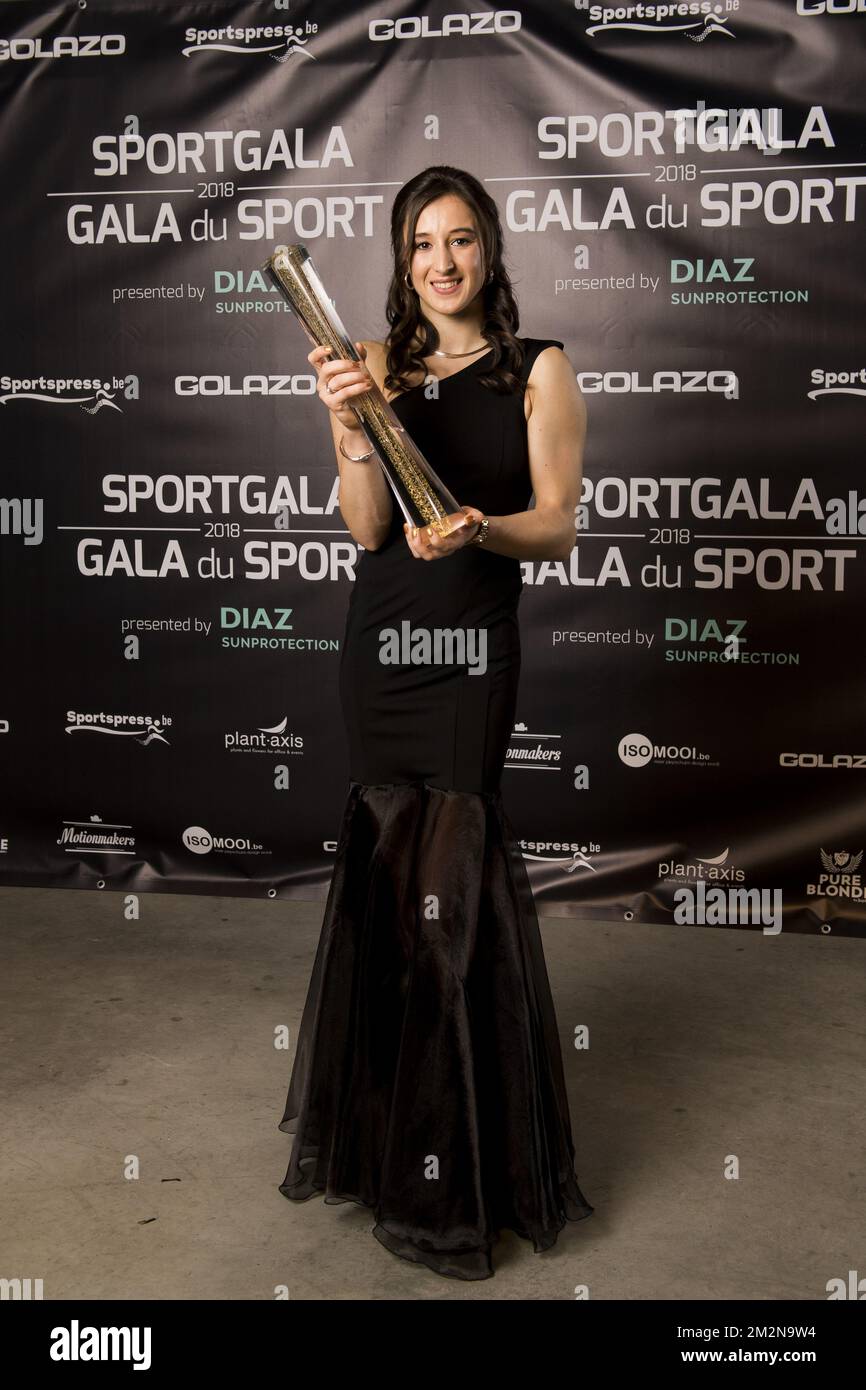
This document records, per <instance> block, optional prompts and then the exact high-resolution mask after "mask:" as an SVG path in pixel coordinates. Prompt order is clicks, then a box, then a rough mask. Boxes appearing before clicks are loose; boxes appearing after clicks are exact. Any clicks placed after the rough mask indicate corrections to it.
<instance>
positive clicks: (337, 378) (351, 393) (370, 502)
mask: <svg viewBox="0 0 866 1390" xmlns="http://www.w3.org/2000/svg"><path fill="white" fill-rule="evenodd" d="M360 346H361V349H362V352H363V354H364V361H363V362H361V363H352V364H351V366H349V367H346V366H344V367H342V368H339V367H338V366H337V363H336V362H335V361H334V359H332V358H328V357H324V358H323V357H322V356H321V355H320V356H319V358H318V361H319V363H320V364H321V379H322V382H323V383H324V384H330V385H331V386H332V387H333V389H334V392H335V398H334V399H333V400H332V402H331V403H330V405H329V398H328V397H327V396H325V395H322V392H321V391H320V396H321V397H322V399H323V401H324V403H325V404H326V405H329V410H328V414H329V416H330V420H331V433H332V437H333V441H334V457H335V458H336V461H337V468H338V470H339V474H340V491H339V503H340V514H341V516H342V518H343V520H344V521H345V523H346V525H347V527H348V528H349V532H350V534H351V536H352V539H353V540H355V541H357V542H358V544H359V545H362V546H363V547H364V549H365V550H378V548H379V546H380V545H381V544H382V542H383V541H384V539H385V537H386V535H387V534H388V529H389V527H390V525H391V516H392V513H393V502H392V498H391V490H390V488H389V487H388V484H387V482H386V481H385V475H384V474H383V472H382V467H381V465H380V463H379V460H378V458H377V456H376V454H375V453H373V454H371V455H370V457H369V458H368V459H365V460H364V461H363V462H361V463H353V462H352V461H351V460H349V459H347V458H345V457H344V456H343V454H342V453H341V452H340V448H339V444H340V440H341V439H342V440H343V448H344V449H345V450H346V453H347V454H366V453H367V452H368V451H369V449H370V443H369V440H368V439H367V436H366V435H365V434H364V432H363V430H361V429H360V427H359V426H358V423H357V420H356V419H354V417H353V423H352V424H351V425H348V424H344V423H342V422H341V421H340V419H339V418H338V416H337V414H336V413H335V412H336V410H341V412H342V413H344V414H345V412H346V409H347V407H348V406H349V405H350V404H351V402H352V401H354V400H356V399H357V398H358V397H359V396H363V394H364V388H363V383H364V382H365V380H366V381H367V382H369V378H370V377H372V378H373V380H374V381H375V382H376V384H377V385H378V386H379V388H380V389H382V383H383V378H384V371H385V349H384V346H383V344H381V343H377V342H362V343H361V345H360ZM310 357H311V358H315V357H316V350H315V349H314V350H313V352H312V353H311V354H310ZM344 390H345V394H343V392H344Z"/></svg>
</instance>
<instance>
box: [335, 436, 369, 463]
mask: <svg viewBox="0 0 866 1390" xmlns="http://www.w3.org/2000/svg"><path fill="white" fill-rule="evenodd" d="M339 448H340V453H341V454H342V455H343V458H344V459H351V461H352V463H363V462H364V459H368V458H372V456H373V454H374V453H375V452H376V451H375V449H371V450H370V452H369V454H347V453H346V450H345V449H344V448H343V436H342V435H340V445H339Z"/></svg>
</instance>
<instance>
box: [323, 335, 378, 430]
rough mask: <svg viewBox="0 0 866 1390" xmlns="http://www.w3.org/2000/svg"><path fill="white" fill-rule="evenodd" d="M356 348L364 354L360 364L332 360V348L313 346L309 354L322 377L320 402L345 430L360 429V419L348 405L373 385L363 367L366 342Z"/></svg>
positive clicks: (339, 359)
mask: <svg viewBox="0 0 866 1390" xmlns="http://www.w3.org/2000/svg"><path fill="white" fill-rule="evenodd" d="M355 347H356V348H357V349H358V352H359V353H360V354H361V359H362V360H361V362H360V363H359V362H353V361H351V360H350V359H349V358H348V357H335V358H332V357H331V355H330V354H331V349H330V348H329V347H314V348H313V350H312V352H308V353H307V361H308V362H310V363H311V364H312V365H313V366H314V367H315V368H316V371H317V372H318V374H319V384H318V387H317V388H316V389H317V392H318V396H319V400H320V401H322V402H323V404H324V405H326V406H327V407H328V409H329V410H330V411H331V413H332V414H333V415H334V416H335V417H336V418H337V420H339V422H340V424H341V425H342V426H343V429H345V430H353V429H354V430H356V429H358V417H357V415H356V414H355V412H354V410H352V408H351V406H350V405H349V404H348V402H349V401H351V400H354V398H355V397H356V396H360V395H363V393H364V392H365V391H369V390H370V387H371V386H372V385H373V384H374V382H373V378H372V376H371V375H370V371H369V368H367V367H366V366H364V365H363V359H364V358H366V356H367V349H366V348H365V347H364V345H363V343H356V344H355Z"/></svg>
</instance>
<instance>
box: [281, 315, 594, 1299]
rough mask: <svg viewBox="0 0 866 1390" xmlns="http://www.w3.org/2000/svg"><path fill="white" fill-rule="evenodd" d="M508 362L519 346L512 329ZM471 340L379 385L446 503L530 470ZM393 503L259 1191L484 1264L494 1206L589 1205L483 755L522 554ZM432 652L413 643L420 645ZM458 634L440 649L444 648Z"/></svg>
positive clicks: (346, 685)
mask: <svg viewBox="0 0 866 1390" xmlns="http://www.w3.org/2000/svg"><path fill="white" fill-rule="evenodd" d="M521 341H522V343H523V345H524V348H525V352H526V357H525V361H524V365H523V378H524V380H525V379H526V377H527V376H528V375H529V372H530V370H531V368H532V364H533V362H534V361H535V358H536V357H537V355H538V353H539V352H540V351H542V350H543V349H544V348H545V347H548V346H551V345H553V344H555V346H557V347H562V343H559V342H556V341H555V340H553V339H533V338H524V339H521ZM490 355H491V354H489V353H488V354H486V355H485V356H484V357H482V358H479V359H477V360H476V361H475V362H474V363H472V364H471V365H470V366H468V367H464V368H462V369H461V370H459V371H457V372H455V373H452V375H451V376H449V377H447V378H445V379H443V380H441V381H440V382H439V383H438V393H432V392H428V391H427V390H426V389H425V386H424V384H422V385H420V386H418V387H415V388H413V389H412V390H410V391H407V392H404V393H403V394H402V395H400V396H397V397H396V398H394V399H392V402H391V404H392V407H393V409H394V411H395V412H396V413H397V415H398V416H399V418H400V419H401V421H402V422H403V423H404V424H405V426H406V428H407V429H408V431H409V432H410V434H411V435H412V437H413V438H414V439H415V440H416V441H417V443H418V445H419V447H420V448H421V450H422V451H423V453H424V454H425V455H426V456H427V457H428V458H429V459H430V460H431V461H432V462H433V463H434V467H435V468H436V471H437V472H438V473H439V475H440V477H441V478H442V480H443V481H444V482H445V483H446V484H447V486H448V487H449V488H450V489H451V491H452V492H453V493H454V494H455V496H456V497H457V498H458V500H459V501H460V502H461V503H462V504H464V505H465V504H468V503H472V505H473V506H476V507H480V508H481V509H482V510H484V511H485V512H491V513H493V514H495V515H507V514H509V513H511V512H517V511H523V510H525V509H526V507H527V506H528V505H529V502H530V499H531V495H532V484H531V478H530V474H529V460H528V450H527V440H526V421H525V417H524V412H523V402H522V398H521V397H520V395H519V393H515V394H513V395H508V394H506V395H501V394H498V393H495V392H493V391H490V390H488V389H486V388H485V387H484V386H483V385H482V384H481V383H480V382H479V381H478V379H477V378H478V375H479V373H480V372H482V371H483V369H484V366H485V364H486V363H487V362H488V359H489V357H490ZM402 521H403V518H402V514H401V513H400V511H399V508H398V507H397V506H396V504H395V506H394V516H393V518H392V522H391V528H390V531H389V534H388V536H387V537H386V539H385V541H384V543H383V544H382V545H381V546H380V547H379V549H378V550H375V551H364V552H363V554H362V555H361V558H360V560H359V562H358V565H357V569H356V579H355V584H354V586H353V589H352V594H351V598H350V600H349V608H348V614H347V619H346V632H345V638H344V642H343V648H342V653H341V659H340V678H339V690H340V702H341V708H342V713H343V718H344V721H345V727H346V732H347V736H348V743H349V760H350V761H349V790H348V796H347V800H346V803H345V807H344V811H343V817H342V823H341V826H340V833H339V838H338V843H337V851H336V856H335V863H334V872H333V876H332V879H331V884H330V888H329V892H328V898H327V902H326V905H325V913H324V919H323V924H322V930H321V934H320V937H319V943H318V948H317V951H316V957H315V961H314V965H313V970H312V975H311V977H310V983H309V987H308V991H307V998H306V1003H305V1006H304V1010H303V1015H302V1018H301V1025H300V1029H299V1031H298V1040H297V1048H296V1051H295V1058H294V1063H293V1067H292V1074H291V1079H290V1083H289V1091H288V1096H287V1098H286V1105H285V1111H284V1114H283V1118H282V1120H281V1121H280V1124H279V1128H280V1129H281V1130H283V1131H284V1132H287V1133H290V1134H293V1135H294V1136H295V1138H294V1144H293V1147H292V1153H291V1158H290V1161H289V1166H288V1171H287V1172H286V1176H285V1178H284V1180H283V1182H282V1183H281V1184H280V1187H279V1190H280V1192H281V1193H282V1194H283V1195H284V1196H285V1197H288V1198H290V1199H291V1200H293V1201H304V1200H306V1199H307V1198H309V1197H311V1196H314V1195H315V1194H317V1193H319V1194H323V1195H324V1200H325V1201H326V1202H329V1203H338V1202H347V1201H352V1202H357V1203H359V1204H361V1205H363V1206H366V1207H369V1208H371V1209H372V1211H373V1213H374V1216H375V1225H374V1226H373V1234H374V1235H375V1236H376V1237H377V1239H378V1240H379V1241H381V1243H382V1244H383V1245H385V1246H386V1247H387V1248H388V1249H389V1250H391V1251H392V1252H393V1253H394V1254H396V1255H399V1256H401V1257H403V1258H404V1259H407V1260H411V1261H413V1262H416V1263H421V1264H425V1265H427V1266H428V1267H429V1268H431V1269H433V1270H435V1271H436V1272H437V1273H439V1274H444V1275H451V1276H454V1277H456V1278H461V1279H485V1278H489V1277H490V1275H491V1274H492V1273H493V1267H492V1262H491V1251H492V1246H493V1242H494V1240H495V1239H496V1237H497V1236H498V1234H499V1233H500V1231H501V1230H502V1229H504V1228H508V1229H511V1230H513V1231H515V1232H517V1234H518V1235H520V1236H523V1237H524V1238H525V1239H527V1240H530V1241H532V1243H533V1248H534V1250H535V1251H536V1252H540V1251H542V1250H545V1249H547V1248H548V1247H549V1246H551V1245H552V1244H553V1243H554V1241H555V1240H556V1238H557V1235H558V1233H559V1232H560V1231H561V1230H562V1228H563V1226H564V1225H565V1223H566V1221H580V1220H582V1219H583V1218H584V1217H587V1216H589V1215H590V1214H591V1213H592V1211H593V1208H592V1206H591V1205H590V1204H589V1202H588V1201H587V1200H586V1198H585V1197H584V1195H583V1193H582V1192H581V1190H580V1187H579V1186H578V1182H577V1177H576V1175H575V1171H574V1144H573V1141H572V1135H571V1126H570V1120H569V1110H568V1099H567V1095H566V1087H565V1077H564V1071H563V1065H562V1053H561V1049H560V1042H559V1035H558V1031H557V1024H556V1017H555V1013H554V1008H553V1001H552V998H551V993H550V985H549V980H548V975H547V969H546V966H545V961H544V954H543V950H542V944H541V935H540V931H539V926H538V918H537V915H536V911H535V905H534V901H533V897H532V890H531V887H530V883H529V879H528V876H527V873H526V866H525V864H524V862H523V857H522V855H521V853H520V850H519V847H518V846H517V842H516V837H515V834H514V831H513V829H512V826H511V823H510V821H509V819H508V816H507V814H506V811H505V808H504V805H503V799H502V791H501V785H500V782H501V773H502V766H503V763H504V761H505V756H506V753H507V750H508V740H509V736H510V733H511V730H512V728H513V725H514V718H515V712H516V701H517V687H518V680H519V673H520V631H519V626H518V622H517V608H518V603H519V599H520V594H521V589H522V576H521V572H520V562H519V561H518V560H515V559H511V558H510V557H506V556H501V555H497V554H496V553H495V552H492V551H491V552H486V553H485V552H484V549H483V547H477V546H469V547H464V548H462V549H461V550H459V551H457V552H455V554H454V555H451V556H448V557H446V558H444V559H441V560H433V561H423V560H416V559H415V557H414V556H413V555H412V553H411V551H410V550H409V547H408V545H407V544H406V540H405V537H404V533H403V529H402ZM406 623H408V624H409V631H410V632H412V633H417V632H418V631H419V630H428V631H429V630H431V629H438V630H445V629H447V630H451V631H455V630H456V631H462V632H473V633H475V641H474V645H473V644H472V643H470V642H467V645H466V647H465V649H463V650H462V652H459V651H458V652H457V653H456V655H457V656H461V655H462V657H463V658H464V659H463V660H456V659H450V660H447V661H442V662H439V663H437V662H436V661H435V660H424V661H420V662H413V661H411V660H405V657H406V655H407V649H406V647H405V646H403V647H402V649H401V651H400V661H393V660H392V661H390V662H389V661H384V660H382V634H383V633H384V632H386V631H390V632H396V633H398V634H399V633H400V632H401V631H403V625H405V624H406ZM428 656H429V652H428ZM454 656H455V653H454V652H452V653H451V657H452V658H454Z"/></svg>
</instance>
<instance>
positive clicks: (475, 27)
mask: <svg viewBox="0 0 866 1390" xmlns="http://www.w3.org/2000/svg"><path fill="white" fill-rule="evenodd" d="M522 22H523V21H522V17H521V14H520V11H519V10H491V11H489V12H488V13H486V14H485V13H482V14H465V13H462V14H446V15H443V16H442V18H441V19H440V20H432V19H431V18H430V16H429V15H426V14H425V15H416V14H410V15H403V16H402V17H401V18H400V19H371V20H370V27H369V29H368V30H367V37H368V38H370V39H372V40H374V41H375V42H378V43H385V42H387V41H388V40H390V39H465V38H469V37H471V36H472V35H473V34H513V33H516V31H517V30H518V29H519V28H520V26H521V24H522ZM436 24H438V25H439V28H438V29H437V28H434V25H436Z"/></svg>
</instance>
